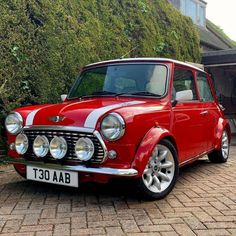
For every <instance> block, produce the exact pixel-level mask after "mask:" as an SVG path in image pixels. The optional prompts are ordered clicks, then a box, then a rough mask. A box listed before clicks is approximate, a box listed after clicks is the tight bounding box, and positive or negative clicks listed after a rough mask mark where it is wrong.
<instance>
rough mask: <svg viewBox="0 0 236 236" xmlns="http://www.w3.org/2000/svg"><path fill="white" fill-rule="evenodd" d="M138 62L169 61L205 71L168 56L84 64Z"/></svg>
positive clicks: (98, 63)
mask: <svg viewBox="0 0 236 236" xmlns="http://www.w3.org/2000/svg"><path fill="white" fill-rule="evenodd" d="M132 61H133V62H138V61H142V62H145V61H155V62H171V63H175V64H179V65H183V66H187V67H190V68H193V69H195V70H198V71H202V72H205V71H204V70H202V69H201V68H199V67H197V66H194V65H193V64H194V63H193V64H192V63H191V64H190V63H186V62H182V61H178V60H174V59H169V58H157V57H138V58H124V59H122V58H120V59H115V60H107V61H100V62H96V63H92V64H89V65H86V66H85V68H86V67H90V66H96V65H100V64H106V63H122V62H132Z"/></svg>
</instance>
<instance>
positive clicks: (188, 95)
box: [175, 89, 193, 102]
mask: <svg viewBox="0 0 236 236" xmlns="http://www.w3.org/2000/svg"><path fill="white" fill-rule="evenodd" d="M175 99H176V101H180V102H181V101H191V100H193V91H192V90H190V89H189V90H183V91H179V92H176V98H175Z"/></svg>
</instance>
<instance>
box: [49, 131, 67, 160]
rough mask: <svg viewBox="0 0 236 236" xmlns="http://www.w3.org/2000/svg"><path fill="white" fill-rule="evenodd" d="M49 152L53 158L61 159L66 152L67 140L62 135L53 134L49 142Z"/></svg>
mask: <svg viewBox="0 0 236 236" xmlns="http://www.w3.org/2000/svg"><path fill="white" fill-rule="evenodd" d="M50 153H51V155H52V157H53V158H55V159H62V158H63V157H64V156H65V155H66V153H67V142H66V140H65V139H64V138H63V137H57V136H55V137H54V138H53V139H52V140H51V142H50Z"/></svg>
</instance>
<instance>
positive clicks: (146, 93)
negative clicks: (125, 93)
mask: <svg viewBox="0 0 236 236" xmlns="http://www.w3.org/2000/svg"><path fill="white" fill-rule="evenodd" d="M131 95H142V96H154V97H161V95H160V94H156V93H151V92H148V91H139V92H135V93H131Z"/></svg>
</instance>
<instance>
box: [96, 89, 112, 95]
mask: <svg viewBox="0 0 236 236" xmlns="http://www.w3.org/2000/svg"><path fill="white" fill-rule="evenodd" d="M92 95H116V93H115V92H110V91H106V90H103V91H96V92H94V93H93V94H92Z"/></svg>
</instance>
